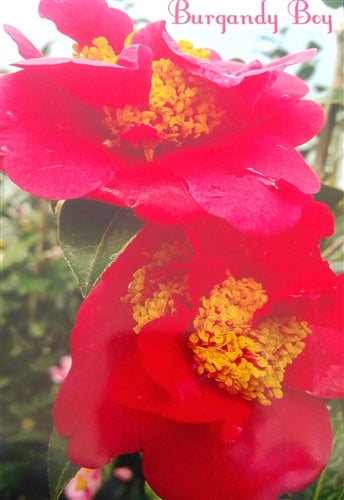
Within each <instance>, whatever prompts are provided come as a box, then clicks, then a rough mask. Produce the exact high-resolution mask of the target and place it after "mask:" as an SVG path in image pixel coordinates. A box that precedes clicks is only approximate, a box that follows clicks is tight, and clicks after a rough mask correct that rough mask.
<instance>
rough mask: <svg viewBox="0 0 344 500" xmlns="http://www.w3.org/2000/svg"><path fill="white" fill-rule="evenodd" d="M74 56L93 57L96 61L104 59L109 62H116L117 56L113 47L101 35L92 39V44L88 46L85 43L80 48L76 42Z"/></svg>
mask: <svg viewBox="0 0 344 500" xmlns="http://www.w3.org/2000/svg"><path fill="white" fill-rule="evenodd" d="M73 50H74V53H73V57H76V58H85V59H91V60H94V61H104V62H109V63H114V64H115V63H116V62H117V56H116V54H115V53H114V51H113V49H112V47H111V46H110V45H109V43H108V41H107V39H106V38H104V37H103V36H100V37H98V38H95V39H94V40H92V45H91V46H90V47H88V46H87V45H85V46H84V47H83V48H82V49H80V47H79V45H78V44H77V43H75V44H74V45H73Z"/></svg>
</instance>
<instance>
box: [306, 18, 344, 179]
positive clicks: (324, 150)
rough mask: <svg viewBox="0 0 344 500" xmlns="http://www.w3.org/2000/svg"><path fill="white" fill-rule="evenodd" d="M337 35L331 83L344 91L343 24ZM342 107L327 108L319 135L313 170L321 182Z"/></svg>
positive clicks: (333, 87)
mask: <svg viewBox="0 0 344 500" xmlns="http://www.w3.org/2000/svg"><path fill="white" fill-rule="evenodd" d="M336 33H337V55H336V61H335V67H334V73H333V78H332V82H331V88H332V89H344V72H343V66H344V23H341V24H340V26H339V27H338V29H337V30H336ZM340 107H341V105H340V104H338V103H330V104H328V105H327V107H326V108H325V113H326V121H325V125H324V127H323V129H322V131H321V132H320V134H319V138H318V143H317V146H316V149H315V160H314V164H313V169H314V171H315V173H316V174H317V175H318V177H319V179H320V180H323V178H324V175H325V167H326V159H327V154H328V148H329V145H330V142H331V136H332V132H333V129H334V126H335V124H336V115H337V112H338V110H339V109H340Z"/></svg>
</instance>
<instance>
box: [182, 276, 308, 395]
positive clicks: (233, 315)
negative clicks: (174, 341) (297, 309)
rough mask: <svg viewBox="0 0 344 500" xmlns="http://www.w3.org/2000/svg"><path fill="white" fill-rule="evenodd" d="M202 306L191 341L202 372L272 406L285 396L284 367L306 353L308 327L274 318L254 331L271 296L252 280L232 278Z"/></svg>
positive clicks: (231, 390)
mask: <svg viewBox="0 0 344 500" xmlns="http://www.w3.org/2000/svg"><path fill="white" fill-rule="evenodd" d="M200 302H201V306H200V308H199V312H198V314H197V316H196V317H195V318H194V321H193V327H194V331H193V332H192V333H191V335H190V336H189V340H188V346H189V348H190V349H191V350H192V351H193V354H194V361H195V363H196V365H197V371H198V373H199V374H200V375H202V374H206V375H207V376H208V377H209V378H212V379H214V380H216V381H217V382H218V384H219V386H220V387H221V388H223V389H225V390H227V391H228V392H229V393H231V394H238V395H241V396H242V397H244V398H245V399H247V400H255V399H257V400H258V401H259V402H260V403H262V404H264V405H269V404H271V403H270V399H271V398H274V397H275V398H281V397H282V389H281V383H282V381H283V377H284V372H285V367H286V366H287V365H288V364H289V363H291V362H292V360H293V359H294V358H295V357H296V356H298V355H299V354H300V353H301V351H302V350H303V348H304V342H302V339H304V338H305V337H306V336H307V335H308V334H309V333H310V329H309V328H308V325H307V323H306V322H305V321H298V320H297V319H296V318H294V317H291V316H289V317H272V318H268V319H266V320H264V321H262V322H260V323H259V324H258V325H257V326H256V327H254V326H253V324H252V321H253V315H254V313H255V311H256V310H257V309H259V308H261V307H262V306H263V305H264V304H265V303H266V302H267V295H266V292H265V291H264V290H263V288H262V286H261V284H260V283H258V282H256V281H255V280H254V279H253V278H243V279H240V280H237V281H236V280H235V279H234V278H233V277H232V276H230V275H229V276H228V278H227V279H226V280H225V281H224V282H223V283H222V284H219V285H216V286H215V287H214V288H213V289H212V290H211V292H210V296H209V297H202V298H201V301H200Z"/></svg>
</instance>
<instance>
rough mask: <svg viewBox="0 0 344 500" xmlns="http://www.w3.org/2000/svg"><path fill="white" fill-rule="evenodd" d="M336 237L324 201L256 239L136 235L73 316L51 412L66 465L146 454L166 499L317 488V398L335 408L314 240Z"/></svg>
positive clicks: (325, 432)
mask: <svg viewBox="0 0 344 500" xmlns="http://www.w3.org/2000/svg"><path fill="white" fill-rule="evenodd" d="M331 226H332V219H331V217H330V215H329V213H328V211H327V208H326V207H324V205H322V204H319V203H311V204H307V205H306V206H304V207H303V215H302V217H301V219H300V221H299V222H298V223H297V224H296V225H295V226H294V227H293V228H292V229H290V230H289V231H287V232H285V233H283V234H280V235H271V236H269V237H264V238H262V237H255V236H252V235H245V234H243V233H240V232H238V231H237V230H236V229H233V228H232V227H230V226H229V225H228V224H227V223H226V222H224V221H221V220H220V219H216V218H214V217H212V216H205V217H203V218H199V219H198V220H196V221H192V222H190V223H188V224H187V225H185V226H175V227H173V228H167V227H164V226H156V225H153V224H147V225H146V226H145V227H144V228H143V229H142V231H141V232H140V233H139V234H138V236H137V237H136V239H135V240H134V241H133V242H132V243H131V244H130V245H129V246H128V247H127V248H126V250H125V251H124V252H123V253H122V254H121V256H120V257H119V258H118V259H117V261H115V263H113V264H112V266H111V267H110V268H109V269H108V270H107V271H106V272H105V273H104V274H103V276H102V279H101V281H100V283H99V284H98V285H97V286H96V288H95V289H94V290H93V291H92V292H91V294H90V295H89V296H88V298H87V299H86V300H85V301H84V303H83V305H82V306H81V309H80V311H79V314H78V316H77V321H76V326H75V328H74V331H73V334H72V341H71V355H72V368H71V371H70V372H69V375H68V376H67V378H66V380H65V382H64V383H63V385H62V388H61V390H60V392H59V394H58V397H57V400H56V402H55V406H54V420H55V423H56V426H57V429H58V431H59V433H60V434H61V435H63V436H69V437H70V439H69V448H68V454H69V457H70V459H71V460H72V461H73V462H75V463H77V464H78V465H80V466H85V467H91V468H92V467H93V468H97V467H100V466H102V465H104V464H105V463H106V462H108V461H109V460H110V459H111V458H112V457H113V456H115V455H117V454H121V453H131V452H134V451H138V450H142V451H143V468H144V473H145V476H146V478H147V480H148V482H149V483H150V485H151V486H152V487H153V489H154V490H155V491H156V492H157V494H158V495H160V496H162V498H164V500H229V499H233V500H239V499H242V500H243V499H246V500H254V499H260V500H269V499H275V498H276V497H278V496H279V495H280V494H282V493H283V492H293V491H297V490H299V489H301V488H303V487H305V486H306V485H307V484H309V483H310V482H311V481H313V480H314V479H315V478H316V477H317V476H318V475H319V474H320V472H321V470H322V469H323V467H324V466H325V465H326V463H327V461H328V459H329V456H330V452H331V441H332V434H331V426H330V420H329V415H328V412H327V409H326V406H325V404H324V403H323V401H322V400H321V398H334V397H341V396H343V384H342V382H343V352H342V340H343V337H342V334H341V332H340V324H339V323H340V319H339V318H340V314H339V298H338V295H339V288H340V286H341V283H342V282H341V281H340V278H337V277H336V276H335V275H334V273H333V272H332V271H331V270H330V268H329V266H328V265H327V263H325V262H324V261H322V260H321V257H320V254H319V249H318V246H317V243H316V242H317V241H318V240H319V238H320V237H323V236H326V235H328V234H329V233H330V232H331V229H332V228H331ZM205 227H206V228H207V231H205V230H204V228H205ZM305 227H307V228H308V230H307V231H305ZM309 228H311V229H310V230H309Z"/></svg>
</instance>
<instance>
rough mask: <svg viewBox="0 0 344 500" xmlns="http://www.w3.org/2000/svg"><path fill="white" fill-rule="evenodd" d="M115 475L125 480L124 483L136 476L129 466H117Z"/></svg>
mask: <svg viewBox="0 0 344 500" xmlns="http://www.w3.org/2000/svg"><path fill="white" fill-rule="evenodd" d="M113 475H114V476H115V478H116V479H118V480H119V481H123V483H128V482H129V481H131V480H132V479H133V478H134V473H133V471H132V470H131V469H129V467H115V469H114V470H113Z"/></svg>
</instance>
